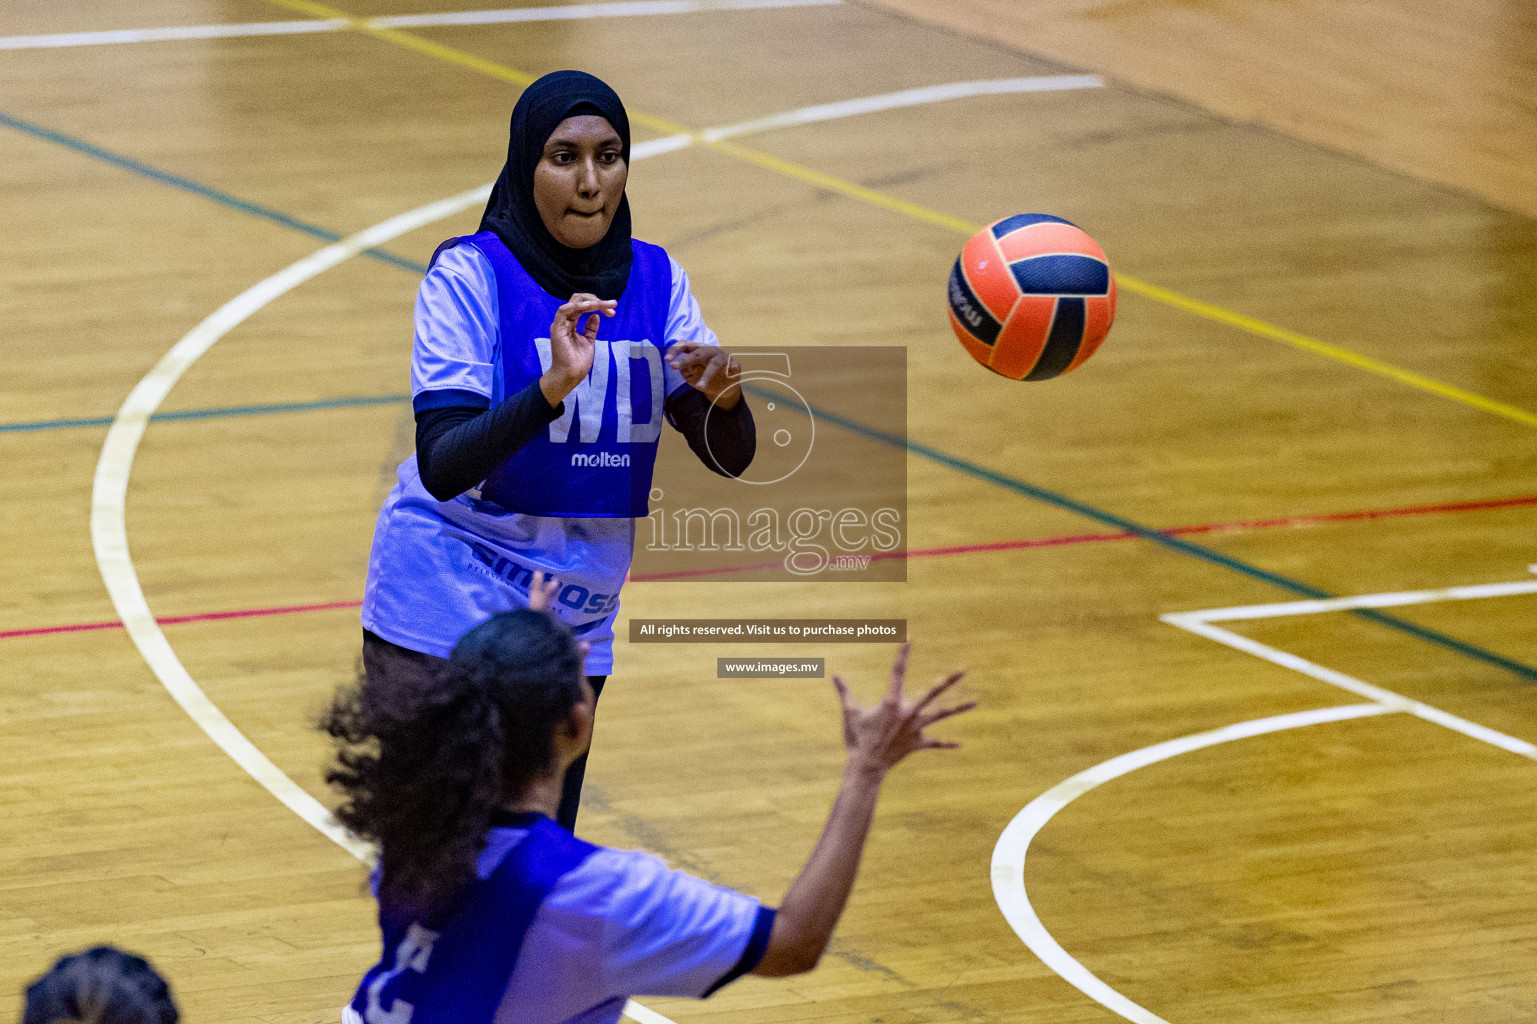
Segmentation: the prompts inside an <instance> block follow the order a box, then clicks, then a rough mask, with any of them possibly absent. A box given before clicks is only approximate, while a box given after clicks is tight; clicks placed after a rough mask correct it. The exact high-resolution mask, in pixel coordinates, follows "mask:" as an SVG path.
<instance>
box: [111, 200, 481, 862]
mask: <svg viewBox="0 0 1537 1024" xmlns="http://www.w3.org/2000/svg"><path fill="white" fill-rule="evenodd" d="M485 195H486V190H485V189H484V188H477V189H474V190H473V191H471V192H467V193H464V194H463V195H459V196H454V197H451V198H449V199H440V200H438V201H437V202H435V203H429V204H428V205H426V206H423V207H421V208H420V209H416V210H412V211H410V212H409V213H403V214H401V215H399V216H397V217H391V218H390V219H389V220H387V221H384V222H383V223H381V224H377V225H375V226H374V227H371V228H369V229H368V230H366V231H362V232H360V233H358V234H356V235H353V236H352V237H350V238H345V239H343V240H342V241H340V242H336V243H333V244H331V245H328V246H326V247H325V248H324V249H321V250H319V251H318V252H315V253H312V254H310V255H309V256H306V257H305V258H304V259H302V260H300V261H299V262H298V263H295V264H293V265H292V266H290V267H287V268H286V269H284V270H282V271H280V272H278V273H276V274H274V275H272V276H271V277H269V278H267V279H266V280H265V281H262V282H260V283H259V284H256V285H253V286H252V287H250V288H248V289H246V290H245V291H243V292H241V293H240V294H239V295H237V296H235V298H233V299H231V300H230V301H229V302H226V303H225V304H224V305H223V306H220V307H219V308H218V309H217V310H215V311H214V312H213V314H211V315H210V316H209V317H208V318H207V319H205V320H204V321H203V322H202V323H200V324H198V325H197V326H196V327H194V328H193V329H192V330H191V331H190V332H188V334H187V335H186V337H184V338H182V339H181V341H179V342H177V343H176V344H175V345H174V346H172V348H171V350H170V351H169V352H167V353H166V354H165V355H164V356H162V357H161V359H160V361H159V362H158V363H156V364H155V366H154V368H153V369H151V370H150V371H149V373H147V374H145V375H144V378H143V379H142V380H140V381H139V383H138V385H137V386H135V387H134V389H133V391H131V392H130V393H129V395H128V397H127V398H126V399H125V400H124V401H123V405H122V407H121V408H119V409H118V411H117V415H116V416H115V417H114V418H113V420H112V426H111V427H110V428H109V429H108V430H107V439H106V442H105V443H104V444H103V445H102V449H101V458H100V459H99V460H98V461H97V464H96V477H95V481H94V482H93V484H92V488H91V544H92V546H93V547H94V548H95V551H96V565H97V567H98V568H99V569H100V571H101V578H102V580H103V582H105V583H106V585H107V593H108V594H109V595H110V596H111V598H112V605H113V607H114V608H116V609H117V614H118V618H120V619H121V620H122V621H123V626H124V627H125V628H126V629H127V631H128V635H129V636H130V637H131V638H132V639H133V642H134V645H135V646H136V647H138V649H139V653H140V654H142V655H143V656H144V660H145V661H146V662H148V663H149V666H150V668H151V669H153V670H154V673H155V675H156V676H157V677H158V678H159V679H160V682H161V683H162V684H164V686H165V688H166V690H168V691H169V692H170V694H171V696H172V697H173V698H174V699H175V700H176V703H178V704H180V705H181V707H182V709H183V710H184V711H186V712H187V714H188V716H189V717H191V719H192V720H193V721H194V722H196V723H197V724H198V725H199V726H201V727H202V729H203V731H204V732H206V733H207V734H208V736H209V738H210V739H212V740H213V741H214V742H215V743H217V744H218V745H219V747H220V749H222V750H223V751H224V752H225V753H226V754H228V755H229V756H230V757H232V758H234V760H235V763H236V764H238V765H240V767H241V768H243V769H245V770H246V772H247V773H249V774H250V775H251V777H252V778H254V779H255V780H256V781H257V782H259V783H260V784H261V785H262V787H263V788H265V789H266V790H267V792H269V793H271V794H272V795H273V796H275V797H277V798H278V799H279V800H281V801H282V802H283V804H284V806H286V807H288V808H289V810H291V811H293V812H294V813H295V814H297V815H299V817H301V818H303V819H304V820H305V821H307V822H309V823H310V824H311V825H313V826H314V827H315V828H317V829H319V830H320V831H321V832H322V833H324V834H325V835H326V837H327V838H329V839H331V840H332V841H333V842H335V843H336V844H337V845H339V846H341V847H342V848H343V849H345V850H347V851H348V852H349V853H351V854H352V855H353V856H355V857H357V858H358V859H360V860H364V861H371V859H372V857H373V850H372V848H371V847H370V846H368V844H366V843H363V842H362V841H360V840H359V839H358V838H357V837H356V836H353V835H352V834H351V833H349V832H347V830H346V829H344V828H342V826H341V825H340V824H339V823H338V822H337V821H336V819H335V818H334V817H332V816H331V812H330V811H328V810H326V809H325V807H324V806H322V805H321V803H320V801H318V800H316V799H315V798H314V797H312V796H310V795H309V793H307V792H306V791H305V790H304V788H303V787H301V786H300V785H299V784H298V783H296V782H294V781H293V780H292V779H290V778H289V777H288V776H287V775H285V774H283V772H282V770H281V769H280V768H278V766H277V765H275V764H273V763H272V761H271V760H269V759H268V758H267V755H265V754H263V753H262V752H261V751H260V750H258V749H257V747H256V745H255V744H254V743H252V742H251V741H250V740H249V739H247V738H246V736H245V734H243V733H242V732H241V731H240V730H239V729H237V728H235V725H234V723H232V722H231V721H230V720H229V719H228V718H227V717H225V715H224V712H222V711H220V710H219V708H218V706H217V705H215V704H214V703H213V701H212V700H210V699H209V698H208V695H207V694H206V693H204V692H203V689H202V687H200V686H198V684H197V681H196V680H194V679H193V678H192V676H191V675H190V674H189V673H188V672H187V670H186V668H185V667H184V666H183V665H182V663H181V659H180V658H178V657H177V656H176V652H175V651H174V650H172V648H171V644H170V641H168V640H167V639H166V637H165V634H164V633H163V632H161V629H160V624H159V623H157V622H156V621H155V616H154V614H153V613H151V612H150V609H149V602H148V601H147V600H146V599H145V597H144V590H143V588H142V587H141V586H140V585H139V574H138V572H137V571H136V570H135V569H134V566H133V559H132V558H131V556H130V554H129V551H128V527H127V522H126V519H125V510H126V504H127V498H128V477H129V474H130V473H131V471H132V469H133V458H134V454H135V453H136V452H137V451H138V447H139V441H140V440H141V439H142V438H143V437H144V431H145V429H146V428H147V427H148V426H149V418H150V417H151V416H152V415H154V413H155V410H156V409H158V408H160V403H161V402H163V401H164V400H165V397H166V395H168V394H169V393H170V391H171V388H172V387H174V386H175V384H176V382H177V381H178V380H180V379H181V376H182V374H184V373H186V372H187V370H188V369H189V368H191V366H192V364H193V363H195V362H197V360H198V359H199V358H200V357H201V356H202V355H203V354H204V353H205V352H207V351H208V350H209V349H210V348H212V347H213V345H214V343H215V342H217V341H218V340H219V339H220V338H222V337H224V336H225V335H226V334H228V333H229V332H230V331H231V330H233V329H234V328H235V327H236V326H237V325H239V324H240V323H242V322H244V321H245V320H246V319H248V318H249V317H250V316H251V315H252V314H253V313H255V312H256V311H257V310H259V309H261V308H262V307H264V306H266V305H267V304H268V303H270V302H272V301H273V300H274V299H276V298H278V297H279V296H281V295H283V294H285V293H287V292H289V291H291V290H293V289H294V288H296V287H298V286H299V285H300V284H303V283H304V282H305V281H308V280H309V279H310V278H312V277H316V276H318V275H320V274H322V273H324V272H325V271H327V270H330V269H331V268H332V267H334V266H336V265H337V264H339V263H341V262H343V261H344V260H347V259H350V258H351V257H353V256H356V255H357V254H358V253H360V252H362V251H363V250H364V249H368V248H370V247H372V246H376V245H382V244H383V243H385V242H387V241H389V240H390V239H392V238H395V237H396V236H398V235H403V234H405V233H406V232H408V231H413V230H415V229H416V228H418V227H421V226H422V225H423V224H430V223H432V222H433V221H436V220H441V219H442V218H444V217H447V216H450V215H452V214H454V213H457V212H458V211H459V210H462V209H464V208H465V207H466V206H468V205H471V204H473V203H477V202H483V201H484V198H485Z"/></svg>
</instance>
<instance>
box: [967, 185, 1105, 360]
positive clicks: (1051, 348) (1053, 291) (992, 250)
mask: <svg viewBox="0 0 1537 1024" xmlns="http://www.w3.org/2000/svg"><path fill="white" fill-rule="evenodd" d="M1114 319H1115V275H1113V274H1111V273H1110V263H1109V261H1108V260H1106V259H1105V252H1104V250H1103V249H1101V248H1100V247H1099V245H1098V244H1097V243H1095V241H1094V239H1092V238H1090V237H1089V236H1088V235H1087V234H1085V233H1084V232H1083V230H1082V229H1080V228H1079V227H1077V226H1076V225H1074V224H1071V223H1069V222H1068V221H1065V220H1063V219H1062V218H1061V217H1052V216H1048V215H1047V214H1044V213H1020V214H1016V215H1014V216H1013V217H1005V218H1004V219H1003V220H1000V221H998V222H997V223H995V224H990V225H988V226H987V227H985V228H983V229H982V230H981V231H978V232H977V233H976V234H975V235H973V236H972V238H971V241H969V242H967V243H966V248H964V249H962V250H961V255H960V258H959V259H957V260H956V261H955V269H954V270H952V271H951V272H950V326H951V327H952V328H954V329H955V336H956V337H957V338H959V339H960V340H961V344H962V345H964V346H965V347H966V351H967V352H970V353H971V355H972V358H974V359H976V361H977V362H979V363H981V364H982V365H983V366H985V367H987V368H988V369H989V370H992V371H993V372H994V373H1000V374H1002V375H1003V376H1005V377H1008V378H1009V379H1011V380H1046V379H1048V378H1050V377H1056V376H1059V375H1060V374H1064V373H1066V372H1068V371H1069V370H1076V369H1077V368H1078V367H1080V366H1082V365H1083V362H1084V360H1086V359H1088V358H1089V357H1090V356H1091V355H1093V354H1094V350H1095V349H1097V348H1099V343H1100V342H1102V341H1104V340H1105V335H1106V334H1107V333H1108V332H1109V330H1110V323H1111V321H1112V320H1114Z"/></svg>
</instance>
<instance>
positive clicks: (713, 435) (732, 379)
mask: <svg viewBox="0 0 1537 1024" xmlns="http://www.w3.org/2000/svg"><path fill="white" fill-rule="evenodd" d="M629 158H630V124H629V118H628V117H627V116H626V115H625V110H624V105H623V104H622V103H621V102H620V100H619V97H618V96H617V95H616V94H615V93H614V91H613V90H612V89H610V88H609V87H608V86H607V85H605V84H604V83H603V82H601V81H600V80H598V79H597V78H594V77H593V76H591V75H588V74H585V73H583V72H580V71H558V72H556V73H554V74H550V75H546V76H544V77H543V78H541V79H539V80H538V81H537V82H535V83H534V84H533V85H531V86H529V87H528V89H527V90H525V91H524V93H523V95H522V96H521V97H520V98H519V99H518V102H517V105H516V106H515V107H514V108H513V112H512V126H511V133H510V138H509V141H508V145H507V163H506V166H505V167H503V168H502V173H501V176H500V177H499V178H498V179H497V181H496V184H495V186H494V187H493V188H492V190H491V198H490V201H489V202H488V203H487V204H486V212H485V216H484V217H482V219H481V223H480V231H479V232H478V233H477V234H474V235H470V236H468V237H465V238H455V239H450V240H449V241H447V242H445V243H444V244H443V245H442V246H440V247H439V248H438V251H437V252H436V253H434V254H433V260H432V267H431V269H430V270H429V271H428V273H427V277H426V278H425V280H423V282H422V285H421V290H420V292H419V293H418V295H417V300H416V339H415V344H414V346H413V349H412V357H411V391H412V395H413V399H412V406H413V408H414V410H415V413H416V452H417V453H416V455H415V456H413V457H412V458H409V459H407V460H406V461H405V462H404V463H402V464H401V466H400V470H399V482H398V483H397V484H396V486H395V488H394V490H393V491H391V492H390V496H389V498H388V499H387V500H386V501H385V503H384V508H383V510H382V511H381V512H380V514H379V521H378V525H377V526H376V528H375V531H374V543H373V552H372V554H371V556H370V559H369V569H368V586H367V590H366V592H365V596H364V601H363V661H364V668H365V671H366V672H367V673H368V674H369V675H371V676H372V675H379V676H380V677H394V678H398V677H399V675H400V673H399V671H398V668H399V665H398V663H399V662H401V661H406V662H414V663H416V664H417V665H418V666H420V667H421V668H422V669H423V670H424V671H437V670H441V668H442V663H443V661H444V660H445V659H447V658H448V655H449V653H450V652H451V651H452V650H453V647H454V644H455V643H456V642H457V641H458V640H459V638H460V637H461V636H463V635H464V634H465V633H466V632H468V631H469V630H470V629H471V628H472V627H474V626H476V625H478V624H479V623H481V622H482V621H484V620H485V619H486V618H488V617H490V616H491V615H493V614H495V613H497V612H501V611H507V610H510V609H513V608H519V607H527V605H528V602H529V588H530V585H531V582H532V578H533V574H534V573H535V572H543V573H544V574H545V575H546V576H552V577H554V578H555V579H557V580H559V581H560V589H559V590H558V591H557V593H556V598H555V604H554V606H553V607H554V611H555V612H556V614H557V615H558V616H559V617H560V618H561V619H562V621H564V622H566V623H567V625H569V626H570V627H571V629H572V631H573V632H574V633H575V634H576V635H577V636H578V637H579V638H581V640H582V641H583V642H584V643H585V644H586V646H587V653H586V672H587V674H588V679H589V681H590V682H591V683H592V686H593V690H594V691H595V692H598V691H601V689H602V685H603V682H604V680H605V679H606V678H607V675H608V673H609V672H610V671H611V670H612V666H613V622H614V618H615V615H616V612H617V609H618V606H619V590H620V587H621V586H622V585H623V583H624V580H625V576H626V574H627V572H628V570H629V565H630V559H631V554H632V551H633V547H634V536H635V520H636V519H637V518H642V517H644V516H645V515H646V514H647V512H648V511H649V509H648V501H649V495H650V492H651V470H652V464H653V462H654V460H655V458H656V449H657V443H658V441H659V439H660V436H661V427H662V421H663V419H666V420H667V421H668V422H669V423H671V424H672V425H673V426H674V427H675V428H676V429H678V430H679V431H681V432H682V433H683V435H684V436H685V437H686V438H687V439H688V442H689V446H690V447H691V448H692V449H693V450H694V452H695V453H697V454H698V455H699V457H700V459H701V460H702V461H703V462H704V463H705V465H706V466H707V467H709V468H710V469H711V470H712V471H714V472H716V473H720V474H722V475H724V476H739V475H740V474H741V473H742V472H743V471H744V470H745V469H746V468H747V466H748V464H749V463H750V462H751V461H752V457H753V452H754V446H755V435H754V430H753V421H752V413H751V412H750V411H749V410H748V408H747V402H746V401H745V399H744V398H743V396H742V393H741V389H740V388H739V387H738V386H737V367H736V365H735V362H734V361H733V360H732V359H731V358H730V357H729V356H728V355H727V354H726V353H724V352H723V351H721V350H720V348H719V346H718V344H717V342H716V338H715V335H714V333H713V332H711V331H710V329H709V328H708V327H706V326H705V324H704V320H703V318H702V317H701V315H700V311H699V304H698V302H696V301H695V300H694V298H693V296H692V294H691V293H690V292H689V286H688V276H687V275H686V274H685V273H684V271H683V268H682V267H680V266H679V265H678V264H677V263H676V262H674V261H673V260H672V258H671V257H669V256H668V255H667V254H666V253H665V252H664V251H663V250H662V249H660V248H659V247H657V246H654V245H650V244H648V243H646V242H642V241H639V240H638V239H634V238H632V237H631V234H630V207H629V202H628V200H627V199H626V198H625V194H624V189H625V183H626V179H627V177H628V173H629ZM707 414H708V415H707ZM707 434H708V436H707ZM585 765H586V759H585V758H583V759H581V760H580V761H578V762H577V763H575V764H573V765H572V767H571V770H570V772H569V773H568V774H567V776H566V787H565V793H564V795H563V797H562V801H561V807H560V816H559V820H560V823H561V824H562V825H564V826H566V828H568V829H570V828H572V827H573V826H574V824H575V821H576V810H577V803H578V798H579V796H580V793H581V782H582V774H583V770H584V769H585Z"/></svg>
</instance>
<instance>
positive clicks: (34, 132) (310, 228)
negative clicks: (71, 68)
mask: <svg viewBox="0 0 1537 1024" xmlns="http://www.w3.org/2000/svg"><path fill="white" fill-rule="evenodd" d="M0 125H4V126H5V127H7V128H14V129H16V130H17V131H19V132H23V133H25V134H27V135H31V136H32V137H33V138H37V139H42V140H43V141H44V142H52V143H55V144H57V145H60V146H64V147H65V148H67V149H72V150H74V151H75V152H76V153H81V154H83V155H85V156H88V157H91V158H93V159H95V160H100V161H102V162H103V163H108V164H111V165H112V166H114V167H119V168H121V169H123V170H125V171H129V172H131V173H133V174H137V175H138V176H139V177H141V178H148V179H149V180H150V181H153V182H156V183H158V184H161V185H169V186H171V187H172V188H177V189H181V190H182V191H183V192H190V193H192V194H193V195H195V196H202V197H203V198H204V199H212V200H213V201H214V202H216V203H219V204H221V205H223V206H227V207H229V208H230V209H232V210H239V211H240V212H241V213H249V214H251V215H252V216H253V217H261V218H262V219H263V220H269V221H271V222H272V223H274V224H278V225H281V226H282V227H285V228H291V229H292V230H294V231H299V232H303V233H304V234H306V235H309V236H310V237H311V238H319V239H321V240H322V241H326V242H340V241H341V240H342V238H343V237H344V236H343V235H339V234H337V233H336V232H335V231H332V230H330V229H329V228H323V227H320V226H319V225H316V224H310V223H307V222H306V221H302V220H300V219H299V218H297V217H291V216H289V215H288V214H286V213H284V212H283V211H281V210H274V209H272V208H271V207H270V206H262V205H260V204H259V203H253V202H249V201H247V200H245V199H241V198H240V197H238V196H232V195H230V194H229V193H228V192H221V191H219V190H218V189H216V188H211V187H209V186H207V185H204V184H201V183H199V182H196V181H193V180H192V179H191V178H183V177H182V176H181V175H179V174H172V173H170V172H169V171H162V170H160V169H159V168H157V167H151V166H150V165H149V164H146V163H142V162H140V161H138V160H135V159H134V158H133V157H130V156H123V155H122V154H120V153H114V152H112V151H111V150H108V149H102V148H101V147H100V146H96V145H92V144H91V143H89V142H86V141H85V140H84V139H77V138H75V137H74V136H73V135H66V134H64V133H63V132H60V131H55V130H54V129H52V128H44V127H43V126H42V125H38V124H32V123H31V122H30V121H23V120H21V119H20V118H17V117H12V116H11V115H9V114H6V113H4V112H0ZM363 255H365V256H369V257H372V258H373V259H376V260H378V261H379V262H381V263H388V264H389V265H390V266H392V267H399V268H401V269H402V270H409V271H411V272H412V273H416V274H425V273H427V266H426V264H424V263H417V262H416V261H415V260H408V259H406V258H405V257H404V256H397V255H395V254H394V253H392V252H389V251H388V250H385V249H377V248H369V249H364V250H363Z"/></svg>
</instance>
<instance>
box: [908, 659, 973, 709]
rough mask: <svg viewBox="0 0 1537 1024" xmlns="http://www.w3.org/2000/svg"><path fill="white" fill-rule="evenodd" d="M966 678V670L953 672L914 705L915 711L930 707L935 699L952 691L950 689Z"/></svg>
mask: <svg viewBox="0 0 1537 1024" xmlns="http://www.w3.org/2000/svg"><path fill="white" fill-rule="evenodd" d="M965 678H966V670H965V669H960V670H958V671H955V672H951V673H950V674H949V675H948V676H945V678H943V679H941V680H940V681H939V682H937V683H935V684H934V685H933V686H932V687H930V688H929V692H928V693H925V694H924V695H923V697H922V698H921V699H920V700H919V701H918V702H917V703H915V704H914V705H913V710H914V711H922V710H923V709H924V708H926V707H928V706H929V705H930V704H932V703H933V702H934V698H935V697H938V696H939V695H940V694H941V693H944V692H945V691H946V690H948V689H950V687H952V686H954V685H955V684H956V683H958V682H960V681H961V680H962V679H965Z"/></svg>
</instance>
